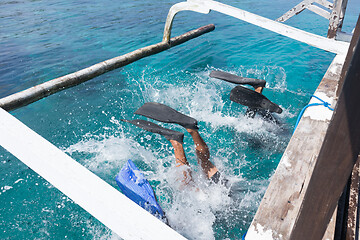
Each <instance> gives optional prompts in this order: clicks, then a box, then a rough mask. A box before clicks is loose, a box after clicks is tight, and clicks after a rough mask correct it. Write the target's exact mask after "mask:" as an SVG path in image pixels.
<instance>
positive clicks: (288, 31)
mask: <svg viewBox="0 0 360 240" xmlns="http://www.w3.org/2000/svg"><path fill="white" fill-rule="evenodd" d="M189 10H190V11H195V12H199V13H205V14H206V13H209V12H210V10H214V11H217V12H220V13H223V14H226V15H229V16H232V17H234V18H237V19H240V20H243V21H245V22H248V23H251V24H253V25H256V26H259V27H262V28H265V29H267V30H270V31H272V32H275V33H278V34H280V35H283V36H286V37H288V38H291V39H294V40H297V41H300V42H303V43H306V44H309V45H311V46H313V47H316V48H320V49H323V50H325V51H328V52H332V53H336V54H343V55H346V53H347V50H348V48H349V43H348V42H343V41H337V40H335V39H329V38H326V37H322V36H319V35H316V34H312V33H309V32H306V31H303V30H300V29H297V28H294V27H291V26H288V25H286V24H283V23H280V22H277V21H274V20H271V19H268V18H265V17H261V16H259V15H256V14H253V13H250V12H247V11H244V10H242V9H239V8H235V7H232V6H229V5H226V4H223V3H220V2H216V1H212V0H187V1H186V2H180V3H177V4H175V5H173V6H172V7H171V8H170V11H169V14H168V17H167V19H166V24H165V29H164V37H163V40H164V41H169V40H170V35H171V26H172V22H173V19H174V17H175V15H176V14H177V13H178V12H180V11H189Z"/></svg>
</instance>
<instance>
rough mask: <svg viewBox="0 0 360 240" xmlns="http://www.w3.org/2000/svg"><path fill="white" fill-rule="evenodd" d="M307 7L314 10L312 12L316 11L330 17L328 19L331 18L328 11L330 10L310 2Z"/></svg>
mask: <svg viewBox="0 0 360 240" xmlns="http://www.w3.org/2000/svg"><path fill="white" fill-rule="evenodd" d="M306 8H307V9H309V10H310V11H312V12H314V13H316V14H318V15H320V16H322V17H324V18H326V19H328V20H329V19H330V12H328V11H326V10H324V9H322V8H320V7H318V6H315V5H312V4H310V5H308V6H307V7H306Z"/></svg>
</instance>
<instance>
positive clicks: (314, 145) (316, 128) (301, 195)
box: [247, 21, 360, 239]
mask: <svg viewBox="0 0 360 240" xmlns="http://www.w3.org/2000/svg"><path fill="white" fill-rule="evenodd" d="M358 22H359V21H358ZM359 31H360V27H359V24H357V28H356V31H355V33H354V36H357V39H358V32H359ZM356 43H357V41H356ZM351 46H354V44H353V42H352V45H351ZM350 49H351V50H352V48H351V47H350ZM351 53H352V51H349V54H350V55H351ZM350 55H349V56H350ZM349 58H350V59H351V56H350V57H348V58H347V59H349ZM346 62H348V61H346ZM343 64H344V57H343V56H339V55H337V56H336V57H335V59H334V60H333V62H332V64H331V65H330V67H329V69H328V71H327V72H326V74H325V76H324V78H323V80H322V81H321V83H320V85H319V87H318V89H317V90H316V92H315V95H316V96H318V97H320V98H322V99H323V100H325V101H327V102H329V103H330V104H333V106H334V104H335V103H336V100H337V94H336V91H337V89H338V88H339V85H338V84H339V79H340V73H341V69H342V66H343ZM345 65H346V63H345ZM347 66H350V67H351V66H352V65H351V64H348V65H347ZM357 66H359V65H357ZM344 68H345V67H344ZM353 68H354V67H353ZM355 69H356V68H355ZM343 71H344V72H346V71H345V70H343ZM357 82H358V84H359V83H360V81H357ZM356 87H357V86H354V91H355V89H356ZM340 88H341V87H340ZM357 91H359V89H358V90H357ZM357 97H360V95H358V96H357ZM358 102H360V101H359V100H357V103H358ZM357 103H356V101H355V102H354V103H353V104H352V105H351V107H352V110H354V109H353V108H355V106H356V105H355V104H357ZM359 110H360V108H358V109H355V110H354V113H357V111H359ZM345 113H346V112H345ZM359 115H360V114H359ZM331 117H332V112H331V111H330V110H328V109H327V108H325V107H321V106H319V107H311V108H308V109H307V110H306V111H305V113H304V115H303V117H302V119H301V121H300V123H299V125H298V127H297V129H296V131H295V133H294V135H293V137H292V138H291V140H290V143H289V145H288V147H287V149H286V150H285V153H284V155H283V157H282V159H281V161H280V163H279V166H278V168H277V169H276V172H275V174H274V176H273V177H272V180H271V182H270V185H269V187H268V189H267V191H266V193H265V195H264V198H263V200H262V202H261V204H260V206H259V209H258V211H257V213H256V215H255V217H254V220H253V222H252V224H251V226H250V229H249V231H248V234H247V239H321V238H322V237H323V234H324V231H325V229H326V226H327V224H328V221H329V219H330V217H331V216H332V215H333V213H334V209H335V207H336V202H337V200H338V198H339V196H340V194H341V192H342V190H343V188H344V185H345V184H343V185H342V186H340V188H339V189H340V190H339V191H338V192H339V193H337V192H335V195H333V197H336V198H337V199H335V201H334V202H335V203H334V205H333V206H332V207H331V208H329V209H326V216H325V217H326V219H325V220H326V221H327V222H326V223H324V221H325V220H324V219H320V220H319V219H317V218H314V219H313V218H312V217H316V216H317V215H319V216H323V214H324V211H321V212H319V211H318V210H317V209H321V207H323V208H324V206H322V205H321V204H319V203H317V204H316V205H315V204H313V201H312V198H314V197H319V198H320V197H321V196H322V195H323V194H319V193H323V192H326V193H333V191H332V189H329V186H328V182H331V183H332V184H334V183H336V182H335V181H333V176H327V179H326V180H324V181H325V183H324V182H323V184H324V185H322V186H321V187H322V188H316V190H317V192H315V191H312V192H311V194H309V188H310V185H309V183H310V181H311V179H312V182H313V181H314V180H313V178H312V176H313V175H314V172H315V170H316V173H318V172H320V173H322V172H324V173H328V172H329V171H328V169H327V167H324V166H323V167H322V168H319V167H317V169H315V166H318V162H316V159H317V158H318V156H319V157H320V154H324V150H321V149H322V144H323V143H324V139H325V133H326V132H327V130H328V127H329V121H330V119H331ZM344 117H346V114H345V115H344ZM359 122H360V120H359ZM351 124H354V122H351ZM339 126H340V125H339ZM351 127H352V128H350V129H352V130H354V131H353V133H351V134H350V136H352V137H354V135H355V133H357V132H358V131H359V129H360V128H358V127H357V126H356V125H351ZM356 127H357V129H355V128H356ZM339 136H343V134H342V133H339ZM339 136H336V134H335V137H339ZM355 137H356V135H355ZM343 140H344V139H343ZM327 141H329V140H327ZM327 141H325V143H326V142H327ZM344 143H348V144H349V142H348V141H347V142H346V141H345V140H344V142H338V143H337V144H338V145H336V146H333V149H332V150H331V154H328V155H327V157H328V158H327V159H324V158H323V161H325V164H326V165H325V166H328V164H329V163H330V162H331V161H332V160H333V158H334V156H339V155H341V152H336V151H334V149H336V147H338V146H341V145H342V144H344ZM348 146H351V147H354V148H353V149H354V151H355V152H356V151H357V150H356V149H355V148H356V143H355V146H353V145H351V144H349V145H348ZM359 146H360V144H359ZM345 147H346V146H345ZM330 158H332V160H330ZM323 163H324V162H323ZM338 170H339V171H341V170H343V168H340V167H339V169H338ZM350 171H351V169H350ZM343 174H345V175H346V174H347V173H346V172H344V173H343ZM320 176H321V174H320ZM335 176H336V174H335ZM343 177H344V176H343ZM348 177H349V175H347V177H346V178H348ZM346 178H345V182H346V180H347V179H346ZM312 185H314V184H312ZM338 187H339V186H338ZM312 188H313V186H312ZM305 195H306V196H307V199H306V200H307V203H306V205H305V204H304V202H305ZM319 195H320V196H319ZM317 200H318V199H317ZM321 200H324V199H321ZM332 200H334V199H332ZM319 205H320V206H319ZM325 206H329V205H327V202H325ZM304 207H306V209H307V211H306V213H308V214H309V215H310V213H312V214H313V215H310V216H307V218H304V217H303V216H301V213H303V212H304ZM325 208H326V207H325ZM310 209H311V210H310ZM314 215H315V216H314ZM300 216H301V222H299V219H300ZM314 223H316V227H314ZM299 224H301V225H299ZM319 224H320V225H321V226H318V225H319ZM311 231H315V232H316V233H317V234H318V235H316V236H314V235H312V234H313V232H311Z"/></svg>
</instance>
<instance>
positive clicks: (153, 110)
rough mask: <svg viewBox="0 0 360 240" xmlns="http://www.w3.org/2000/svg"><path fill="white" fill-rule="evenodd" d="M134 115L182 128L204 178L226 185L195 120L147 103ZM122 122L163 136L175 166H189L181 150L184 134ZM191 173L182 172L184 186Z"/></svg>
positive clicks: (143, 122) (140, 122) (137, 121)
mask: <svg viewBox="0 0 360 240" xmlns="http://www.w3.org/2000/svg"><path fill="white" fill-rule="evenodd" d="M135 114H138V115H142V116H145V117H148V118H152V119H154V120H157V121H160V122H165V123H175V124H179V125H181V126H183V127H184V128H185V129H186V131H187V132H188V133H190V135H191V137H192V139H193V141H194V144H195V151H196V156H197V159H198V163H199V165H200V166H201V169H202V170H203V172H204V174H205V176H206V177H207V178H208V179H210V180H211V181H212V182H214V183H219V182H220V183H221V184H224V185H226V183H227V180H226V179H225V178H221V177H220V172H219V170H218V169H217V168H216V166H215V165H214V164H213V163H212V162H211V161H210V152H209V148H208V146H207V145H206V143H205V141H204V140H203V139H202V137H201V136H200V134H199V132H198V129H199V128H198V126H197V120H196V119H194V118H192V117H189V116H187V115H184V114H182V113H180V112H178V111H176V110H174V109H172V108H171V107H169V106H166V105H164V104H160V103H154V102H149V103H145V104H144V105H143V106H142V107H140V108H139V109H138V110H137V111H136V112H135ZM122 121H124V122H129V123H132V124H134V125H135V126H137V127H140V128H142V129H144V130H146V131H149V132H152V133H157V134H160V135H162V136H164V137H165V138H166V139H167V140H168V141H170V143H171V145H172V146H173V148H174V154H175V160H176V163H177V165H176V166H179V167H180V166H189V162H188V161H187V159H186V155H185V151H184V148H183V139H184V133H182V132H178V131H174V130H170V129H166V128H163V127H161V126H159V125H157V124H155V123H152V122H149V121H146V120H141V119H135V120H131V121H129V120H125V119H122ZM192 181H193V180H192V177H191V171H190V169H188V170H186V171H184V179H183V183H184V184H189V183H190V182H192Z"/></svg>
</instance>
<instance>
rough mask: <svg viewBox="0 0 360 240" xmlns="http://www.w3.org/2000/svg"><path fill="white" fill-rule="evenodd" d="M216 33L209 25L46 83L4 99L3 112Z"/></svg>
mask: <svg viewBox="0 0 360 240" xmlns="http://www.w3.org/2000/svg"><path fill="white" fill-rule="evenodd" d="M214 29H215V26H214V25H213V24H209V25H206V26H204V27H201V28H198V29H195V30H192V31H190V32H187V33H185V34H182V35H180V36H177V37H174V38H172V39H171V40H170V41H166V42H165V41H163V42H160V43H157V44H154V45H150V46H147V47H144V48H140V49H137V50H135V51H133V52H130V53H127V54H124V55H122V56H119V57H115V58H112V59H109V60H106V61H103V62H101V63H97V64H95V65H92V66H90V67H88V68H85V69H82V70H80V71H77V72H74V73H71V74H68V75H66V76H63V77H59V78H56V79H53V80H50V81H47V82H45V83H42V84H39V85H37V86H34V87H31V88H29V89H26V90H24V91H21V92H18V93H15V94H12V95H10V96H7V97H4V98H2V99H0V108H3V109H5V110H7V111H11V110H14V109H16V108H20V107H23V106H26V105H28V104H30V103H33V102H35V101H37V100H39V99H42V98H44V97H47V96H49V95H51V94H54V93H56V92H59V91H61V90H64V89H66V88H70V87H72V86H75V85H78V84H80V83H83V82H86V81H88V80H90V79H92V78H95V77H97V76H99V75H101V74H104V73H106V72H109V71H111V70H114V69H117V68H120V67H123V66H126V65H128V64H130V63H133V62H135V61H137V60H139V59H142V58H144V57H148V56H151V55H154V54H157V53H159V52H162V51H165V50H167V49H169V48H171V47H174V46H177V45H179V44H182V43H184V42H187V41H189V40H190V39H193V38H196V37H199V36H201V35H203V34H205V33H208V32H211V31H213V30H214Z"/></svg>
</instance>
